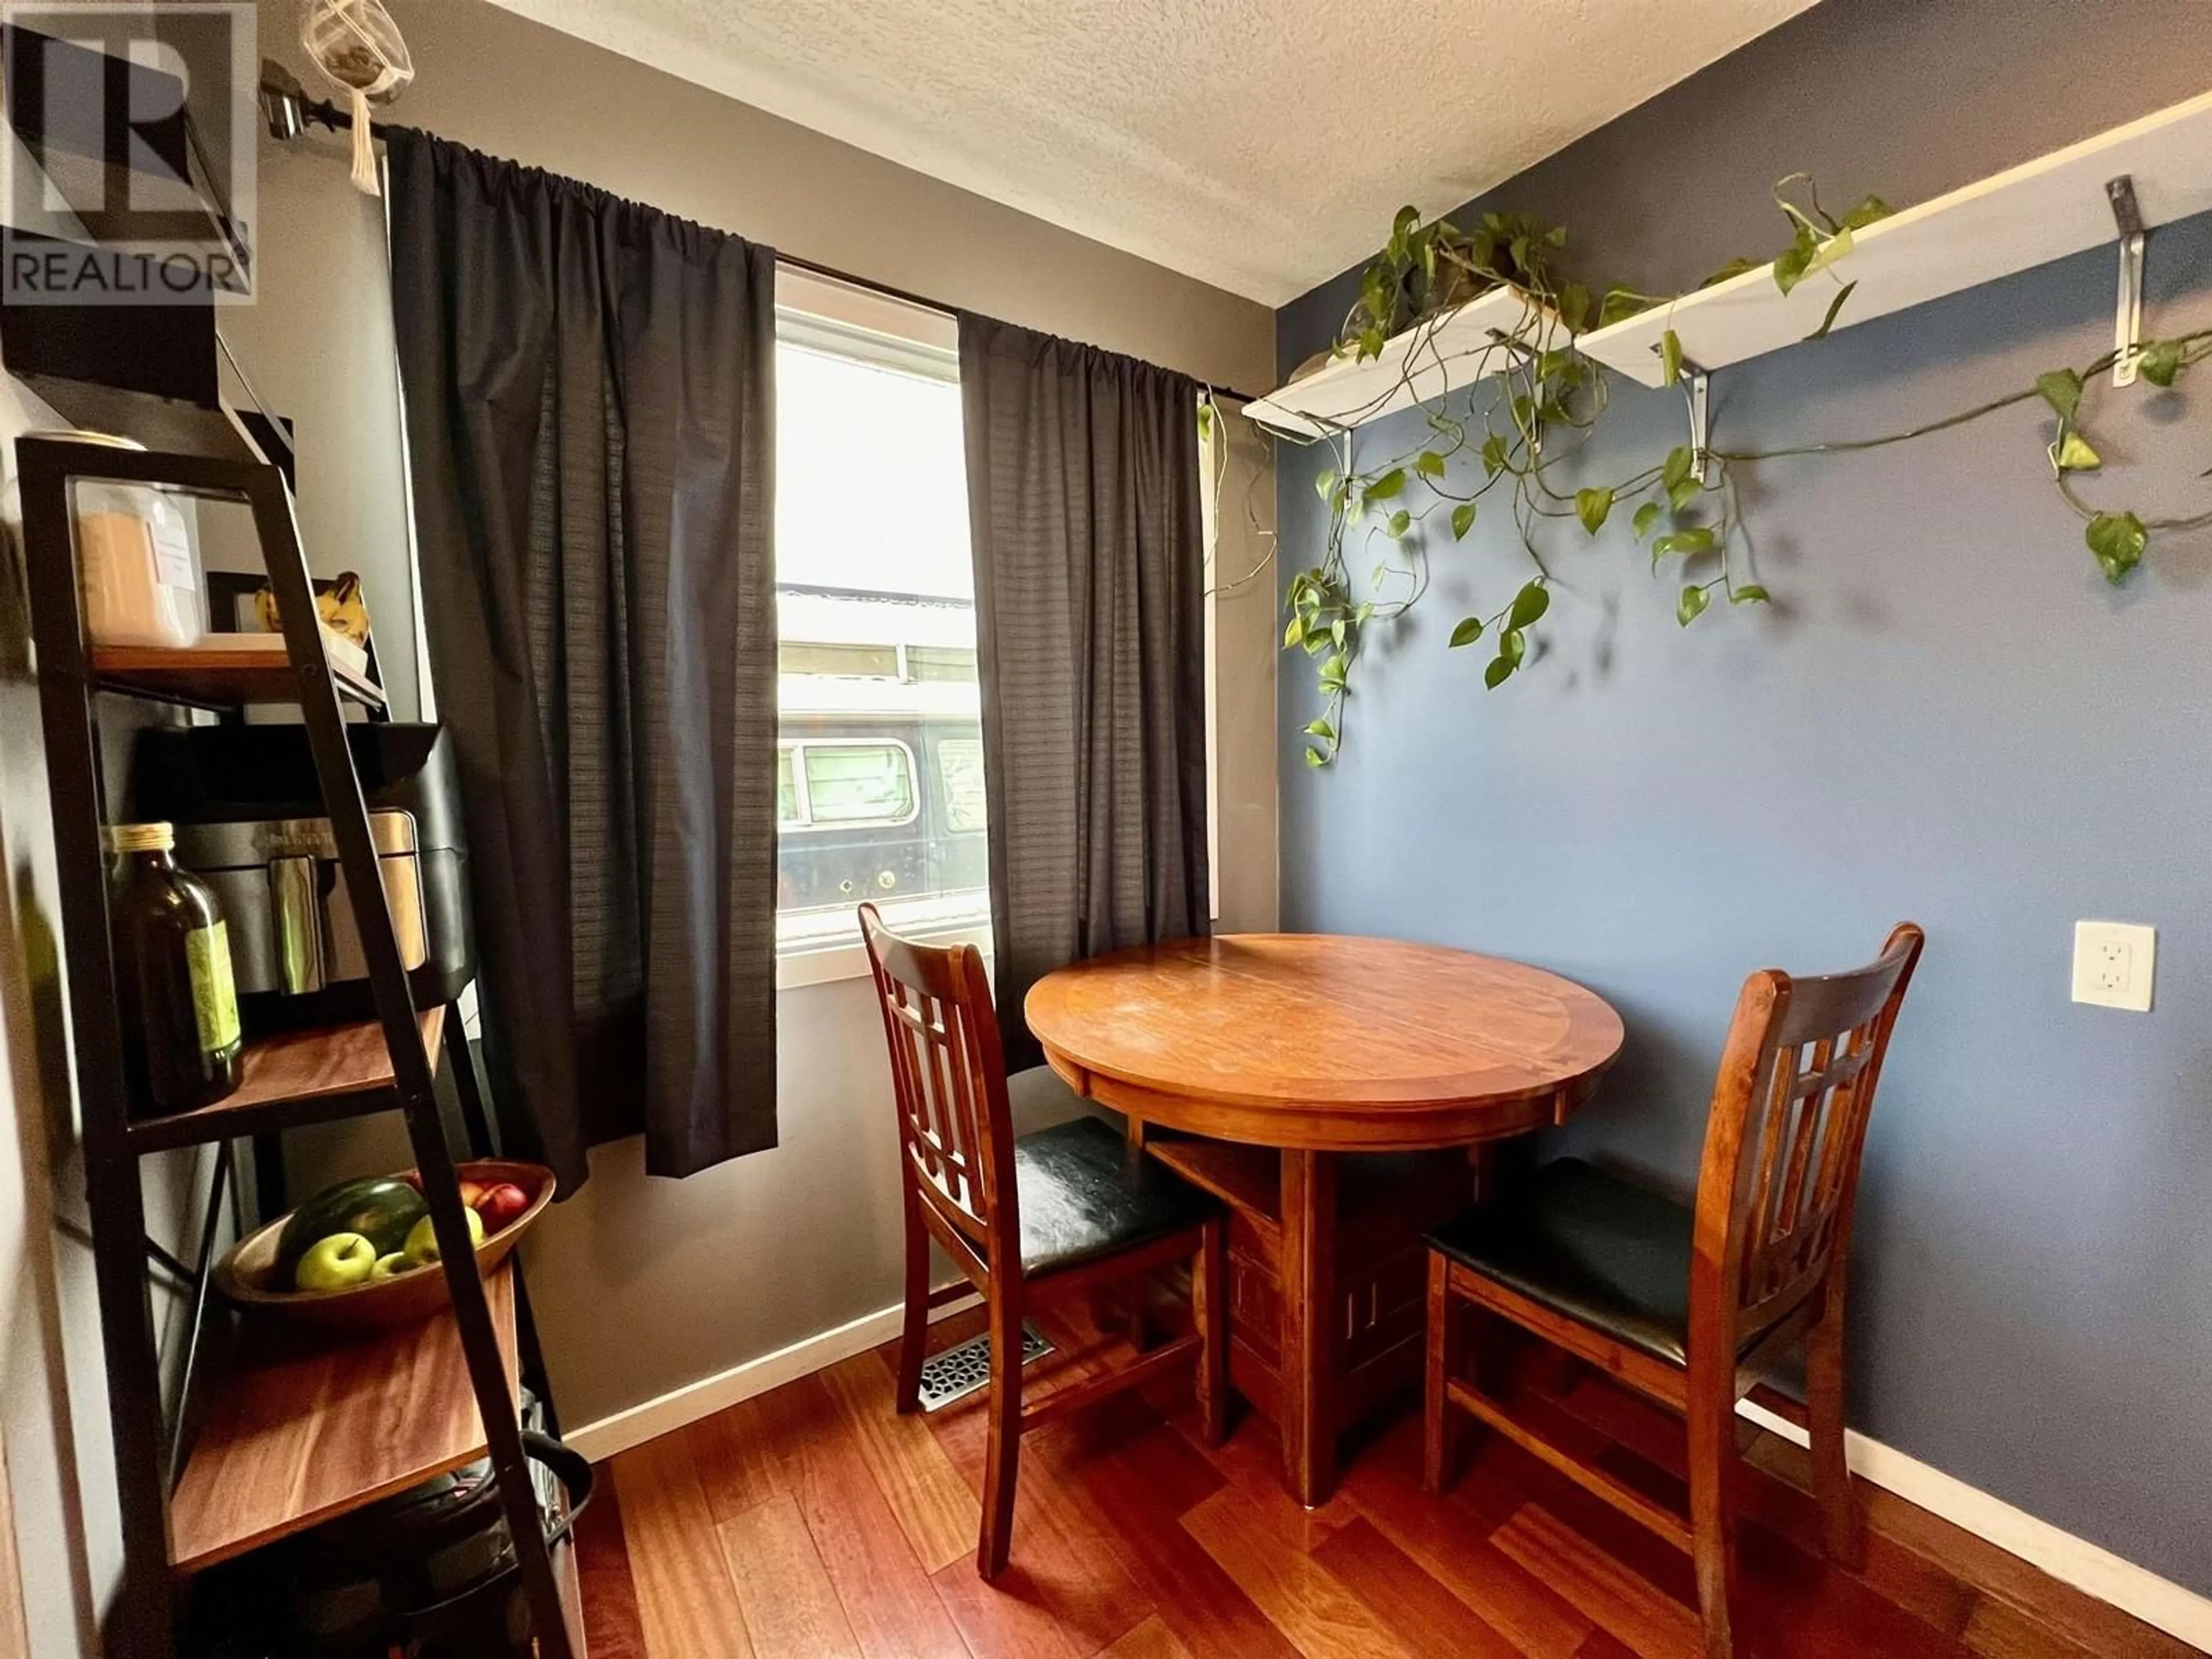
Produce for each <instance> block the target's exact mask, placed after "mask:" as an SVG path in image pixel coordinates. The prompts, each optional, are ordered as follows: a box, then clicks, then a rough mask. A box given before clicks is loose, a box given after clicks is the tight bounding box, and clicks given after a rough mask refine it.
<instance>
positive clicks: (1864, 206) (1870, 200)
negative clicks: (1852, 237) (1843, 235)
mask: <svg viewBox="0 0 2212 1659" xmlns="http://www.w3.org/2000/svg"><path fill="white" fill-rule="evenodd" d="M1893 211H1895V210H1894V209H1893V208H1892V207H1891V206H1890V204H1888V203H1887V202H1885V201H1883V200H1882V199H1881V197H1879V196H1866V197H1860V199H1859V203H1858V205H1857V206H1856V207H1854V208H1853V209H1852V210H1850V212H1849V213H1846V214H1845V215H1844V217H1843V222H1842V223H1841V225H1840V227H1839V228H1841V229H1844V230H1864V229H1865V228H1867V227H1868V226H1869V225H1870V224H1873V223H1875V222H1876V221H1878V220H1882V219H1887V218H1888V217H1889V216H1890V215H1891V214H1892V213H1893Z"/></svg>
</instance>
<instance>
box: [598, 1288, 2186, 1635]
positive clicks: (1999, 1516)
mask: <svg viewBox="0 0 2212 1659" xmlns="http://www.w3.org/2000/svg"><path fill="white" fill-rule="evenodd" d="M976 1301H977V1298H976V1297H973V1296H967V1297H961V1298H960V1299H959V1300H958V1301H956V1302H953V1303H950V1304H947V1305H946V1306H945V1307H943V1308H940V1309H939V1310H936V1311H935V1312H934V1313H933V1314H932V1315H931V1316H930V1317H931V1320H932V1321H933V1322H934V1321H936V1320H939V1319H943V1318H945V1317H947V1316H950V1315H952V1314H956V1313H958V1312H959V1311H961V1310H963V1308H970V1307H973V1306H975V1303H976ZM900 1312H901V1310H900V1306H899V1304H896V1303H894V1304H892V1305H891V1306H890V1307H888V1308H879V1309H878V1310H876V1311H875V1312H874V1313H872V1314H864V1315H862V1316H860V1318H858V1319H855V1320H853V1321H851V1322H848V1323H846V1324H843V1325H840V1326H838V1327H837V1328H836V1329H835V1330H828V1331H824V1332H823V1333H822V1334H820V1335H818V1336H811V1337H808V1338H807V1339H806V1340H804V1341H801V1342H794V1343H793V1344H792V1345H791V1346H789V1347H787V1348H779V1349H777V1350H776V1351H775V1352H774V1353H769V1354H763V1355H762V1356H761V1357H760V1358H757V1359H750V1360H747V1361H746V1362H745V1363H744V1364H742V1365H734V1366H732V1367H731V1368H730V1369H729V1370H726V1371H722V1372H720V1373H718V1374H716V1375H715V1376H708V1377H702V1378H701V1379H700V1380H699V1381H698V1382H696V1383H687V1384H685V1385H684V1387H683V1388H680V1389H672V1390H671V1391H670V1392H669V1393H667V1394H664V1395H660V1396H659V1398H658V1399H653V1400H648V1401H645V1402H644V1403H643V1404H642V1405H638V1406H633V1407H630V1408H629V1410H627V1411H621V1412H617V1413H615V1414H614V1415H613V1416H611V1417H603V1418H601V1419H599V1421H598V1422H596V1423H590V1424H586V1425H584V1426H583V1427H582V1428H580V1429H578V1430H576V1431H574V1432H573V1433H571V1434H569V1435H568V1437H567V1439H568V1443H569V1444H570V1445H571V1446H574V1448H575V1449H577V1450H578V1451H580V1452H581V1453H582V1454H583V1455H585V1456H586V1457H587V1458H589V1459H590V1460H591V1461H592V1462H595V1463H596V1462H602V1461H604V1460H605V1459H606V1458H610V1457H612V1456H614V1455H616V1454H617V1453H618V1452H624V1451H628V1450H629V1449H630V1448H631V1447H632V1446H639V1445H642V1444H644V1443H645V1442H647V1441H648V1440H651V1439H653V1438H654V1437H657V1436H659V1435H664V1434H669V1433H672V1432H674V1431H676V1430H678V1429H680V1428H683V1427H684V1425H687V1424H690V1423H696V1422H697V1421H698V1420H699V1419H702V1418H705V1417H711V1416H713V1415H714V1413H716V1412H719V1411H721V1410H723V1409H724V1408H725V1407H730V1406H734V1405H736V1404H737V1403H738V1401H741V1400H750V1399H751V1398H752V1397H753V1396H754V1395H759V1394H766V1393H767V1392H768V1391H769V1389H776V1388H781V1387H782V1386H783V1385H784V1384H785V1383H791V1382H795V1381H797V1380H798V1379H799V1378H800V1377H802V1376H809V1375H811V1374H812V1373H813V1372H815V1371H818V1370H825V1369H827V1368H828V1367H829V1366H831V1365H834V1364H837V1363H838V1362H839V1361H840V1360H842V1359H849V1358H852V1357H853V1356H854V1354H856V1353H865V1352H866V1351H867V1350H868V1349H870V1348H873V1347H877V1346H880V1345H881V1344H883V1343H885V1342H888V1341H890V1340H891V1339H892V1338H893V1337H895V1336H896V1335H897V1334H898V1332H899V1320H900ZM1736 1409H1737V1410H1738V1411H1739V1412H1741V1413H1742V1414H1743V1416H1744V1417H1745V1418H1746V1419H1747V1420H1748V1421H1751V1422H1753V1423H1756V1424H1758V1425H1759V1427H1761V1428H1763V1429H1765V1430H1768V1431H1771V1432H1772V1433H1775V1434H1778V1435H1780V1436H1781V1437H1783V1438H1784V1439H1785V1440H1789V1441H1791V1442H1794V1443H1796V1444H1797V1445H1800V1446H1802V1445H1803V1444H1805V1443H1806V1434H1805V1431H1804V1430H1802V1429H1801V1428H1799V1427H1798V1426H1797V1425H1796V1424H1794V1423H1792V1422H1790V1420H1789V1419H1786V1418H1783V1417H1778V1416H1777V1415H1775V1413H1772V1412H1770V1411H1768V1410H1766V1409H1765V1408H1764V1407H1760V1406H1758V1405H1755V1404H1753V1402H1752V1401H1748V1400H1746V1401H1742V1402H1741V1404H1739V1405H1738V1407H1736ZM1844 1446H1845V1453H1846V1455H1848V1456H1849V1457H1850V1465H1851V1468H1852V1469H1853V1470H1854V1471H1855V1472H1856V1473H1857V1474H1859V1475H1861V1476H1862V1477H1863V1478H1864V1479H1866V1480H1871V1481H1873V1482H1874V1483H1875V1485H1876V1486H1882V1487H1885V1488H1887V1490H1889V1491H1891V1492H1895V1493H1896V1494H1897V1495H1898V1496H1899V1498H1904V1499H1905V1500H1906V1501H1907V1502H1908V1503H1912V1504H1918V1505H1919V1506H1920V1507H1921V1508H1922V1509H1923V1510H1927V1511H1929V1513H1930V1514H1931V1515H1937V1516H1942V1518H1943V1519H1944V1520H1946V1521H1948V1522H1951V1524H1952V1525H1954V1526H1955V1527H1961V1528H1965V1529H1966V1531H1968V1532H1970V1533H1972V1534H1974V1535H1975V1536H1976V1537H1978V1538H1982V1539H1986V1540H1987V1541H1989V1542H1990V1543H1992V1544H1995V1545H1996V1547H1998V1548H1999V1549H2002V1550H2005V1551H2008V1552H2009V1553H2012V1554H2014V1555H2016V1556H2018V1557H2020V1559H2021V1560H2023V1561H2026V1562H2027V1563H2028V1564H2029V1565H2031V1566H2034V1567H2038V1568H2040V1569H2041V1570H2042V1571H2045V1572H2047V1573H2049V1574H2050V1575H2051V1577H2053V1578H2056V1579H2057V1580H2058V1581H2059V1582H2060V1583H2067V1584H2071V1585H2073V1586H2074V1588H2075V1589H2078V1590H2081V1591H2082V1592H2084V1593H2085V1594H2087V1595H2093V1596H2095V1597H2096V1598H2097V1599H2098V1600H2099V1601H2107V1602H2110V1603H2111V1604H2112V1606H2114V1607H2118V1608H2119V1609H2120V1610H2121V1611H2122V1612H2124V1613H2132V1614H2133V1615H2134V1616H2135V1617H2136V1618H2138V1619H2140V1620H2142V1621H2143V1622H2144V1623H2145V1624H2147V1625H2154V1626H2157V1627H2158V1628H2159V1629H2160V1630H2162V1631H2164V1632H2166V1633H2167V1634H2168V1635H2170V1636H2174V1637H2178V1638H2179V1639H2181V1640H2182V1641H2184V1642H2187V1643H2189V1644H2191V1646H2193V1647H2198V1648H2203V1649H2204V1650H2207V1651H2208V1652H2212V1601H2208V1600H2207V1599H2206V1598H2205V1597H2203V1596H2202V1595H2197V1593H2196V1592H2195V1591H2193V1590H2190V1589H2184V1588H2183V1587H2182V1586H2181V1585H2179V1584H2176V1583H2171V1582H2170V1581H2168V1580H2166V1579H2164V1578H2160V1577H2159V1576H2158V1575H2157V1574H2156V1573H2154V1572H2151V1571H2148V1569H2146V1568H2143V1567H2139V1566H2136V1565H2135V1564H2134V1563H2133V1562H2131V1561H2124V1560H2122V1559H2120V1558H2119V1557H2118V1556H2117V1555H2115V1554H2113V1553H2112V1552H2111V1551H2110V1550H2107V1549H2104V1548H2101V1547H2099V1546H2097V1545H2095V1544H2092V1543H2090V1542H2089V1541H2087V1540H2086V1539H2081V1538H2076V1537H2075V1536H2074V1535H2073V1534H2071V1533H2066V1532H2062V1531H2060V1530H2059V1529H2058V1528H2057V1527H2054V1526H2052V1525H2051V1523H2050V1522H2047V1521H2039V1520H2037V1519H2036V1518H2035V1516H2032V1515H2030V1514H2028V1513H2027V1511H2026V1510H2017V1509H2015V1508H2014V1507H2013V1506H2012V1505H2011V1504H2008V1503H2006V1502H2004V1501H2003V1499H2002V1498H1992V1497H1990V1495H1989V1493H1987V1492H1981V1491H1978V1489H1976V1488H1975V1487H1972V1486H1968V1485H1966V1482H1965V1481H1963V1480H1956V1479H1954V1478H1953V1477H1952V1476H1950V1475H1948V1474H1944V1473H1943V1472H1942V1470H1941V1469H1938V1468H1932V1467H1930V1466H1929V1465H1928V1464H1926V1463H1923V1462H1921V1461H1920V1460H1919V1459H1918V1458H1917V1457H1910V1456H1907V1455H1905V1453H1903V1452H1901V1451H1899V1450H1897V1449H1895V1448H1894V1447H1891V1446H1886V1445H1884V1444H1882V1443H1881V1442H1880V1441H1879V1440H1869V1439H1868V1438H1867V1437H1866V1436H1864V1435H1863V1434H1861V1433H1859V1432H1858V1431H1857V1430H1852V1431H1850V1432H1849V1433H1847V1434H1846V1436H1845V1437H1844Z"/></svg>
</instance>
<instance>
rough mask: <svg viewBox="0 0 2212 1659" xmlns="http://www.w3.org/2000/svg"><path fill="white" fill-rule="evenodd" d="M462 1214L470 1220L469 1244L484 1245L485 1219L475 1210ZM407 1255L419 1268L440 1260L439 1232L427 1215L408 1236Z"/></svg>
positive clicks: (465, 1211)
mask: <svg viewBox="0 0 2212 1659" xmlns="http://www.w3.org/2000/svg"><path fill="white" fill-rule="evenodd" d="M461 1213H462V1214H463V1215H465V1216H466V1217H467V1218H469V1243H471V1244H481V1243H483V1236H484V1225H483V1217H482V1216H480V1215H478V1214H477V1212H475V1211H474V1210H463V1211H462V1212H461ZM406 1255H407V1259H408V1260H409V1261H411V1262H413V1263H414V1264H415V1265H416V1267H427V1266H428V1264H429V1263H431V1262H433V1261H437V1260H438V1259H439V1256H438V1230H437V1228H436V1226H435V1225H434V1224H433V1223H432V1221H431V1219H430V1218H429V1217H428V1216H427V1215H426V1216H424V1217H423V1218H422V1219H421V1220H420V1221H418V1222H416V1224H415V1231H413V1232H411V1233H410V1234H408V1235H407V1249H406Z"/></svg>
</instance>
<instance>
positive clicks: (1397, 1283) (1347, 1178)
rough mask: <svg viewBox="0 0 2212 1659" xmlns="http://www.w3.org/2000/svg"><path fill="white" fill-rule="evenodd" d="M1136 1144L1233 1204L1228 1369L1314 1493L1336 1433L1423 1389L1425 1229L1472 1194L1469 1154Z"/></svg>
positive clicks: (1319, 1492)
mask: <svg viewBox="0 0 2212 1659" xmlns="http://www.w3.org/2000/svg"><path fill="white" fill-rule="evenodd" d="M1144 1144H1145V1146H1146V1150H1147V1151H1148V1152H1152V1154H1153V1155H1154V1156H1156V1157H1158V1158H1159V1159H1160V1160H1161V1161H1162V1162H1163V1163H1164V1164H1168V1165H1169V1166H1170V1168H1172V1169H1174V1170H1176V1171H1177V1172H1178V1173H1180V1174H1181V1175H1182V1176H1184V1178H1185V1179H1187V1180H1188V1181H1191V1182H1194V1183H1195V1184H1196V1185H1198V1186H1200V1187H1203V1188H1206V1189H1207V1190H1208V1191H1210V1192H1212V1193H1214V1194H1217V1195H1218V1197H1220V1198H1221V1199H1222V1200H1224V1201H1225V1203H1226V1204H1227V1205H1228V1206H1229V1210H1230V1228H1229V1279H1230V1294H1229V1338H1230V1363H1229V1380H1230V1383H1231V1386H1232V1387H1234V1388H1235V1389H1236V1390H1237V1393H1239V1394H1240V1395H1243V1397H1244V1398H1245V1399H1246V1401H1249V1403H1250V1404H1251V1406H1252V1407H1253V1409H1254V1410H1255V1411H1257V1412H1259V1413H1261V1415H1262V1416H1264V1417H1267V1418H1268V1419H1270V1420H1272V1421H1273V1423H1274V1424H1275V1425H1276V1428H1277V1431H1278V1432H1279V1434H1280V1436H1281V1437H1282V1443H1283V1460H1284V1481H1285V1486H1288V1487H1289V1489H1290V1491H1291V1494H1292V1495H1293V1496H1294V1497H1296V1498H1297V1499H1298V1500H1299V1502H1301V1503H1303V1504H1306V1505H1308V1506H1309V1507H1312V1506H1315V1505H1317V1504H1322V1503H1323V1502H1325V1501H1326V1500H1327V1499H1328V1496H1329V1494H1330V1492H1333V1491H1334V1489H1335V1485H1336V1445H1337V1438H1338V1437H1339V1436H1340V1434H1341V1433H1342V1432H1343V1431H1345V1430H1346V1429H1347V1428H1349V1427H1351V1426H1352V1425H1355V1424H1358V1423H1359V1422H1361V1421H1363V1420H1364V1419H1366V1418H1368V1417H1370V1416H1372V1415H1373V1414H1374V1413H1376V1412H1377V1411H1379V1410H1380V1409H1382V1408H1383V1407H1385V1406H1387V1405H1389V1404H1390V1403H1391V1402H1392V1401H1395V1400H1398V1399H1401V1398H1403V1397H1405V1396H1407V1395H1408V1394H1410V1393H1412V1392H1413V1391H1416V1390H1418V1389H1419V1386H1420V1376H1421V1357H1422V1352H1423V1346H1422V1342H1423V1326H1424V1321H1425V1316H1426V1308H1425V1288H1426V1284H1427V1269H1426V1263H1425V1257H1424V1253H1423V1249H1422V1246H1421V1235H1422V1233H1423V1232H1424V1231H1426V1230H1427V1229H1428V1228H1430V1227H1432V1226H1434V1225H1436V1224H1437V1223H1438V1222H1439V1221H1442V1220H1443V1219H1444V1218H1446V1217H1448V1216H1450V1215H1453V1214H1455V1213H1456V1212H1459V1211H1460V1210H1461V1209H1462V1208H1464V1207H1465V1206H1466V1205H1467V1204H1468V1201H1469V1200H1470V1198H1471V1197H1472V1196H1473V1195H1474V1181H1473V1178H1472V1175H1471V1172H1470V1170H1469V1168H1468V1156H1467V1154H1466V1153H1465V1152H1461V1151H1448V1152H1400V1153H1357V1152H1299V1151H1291V1152H1275V1151H1273V1150H1271V1149H1269V1148H1267V1147H1261V1146H1239V1145H1236V1144H1234V1143H1231V1142H1228V1141H1218V1140H1206V1139H1199V1138H1196V1137H1190V1136H1182V1135H1176V1134H1172V1133H1168V1132H1165V1131H1163V1130H1159V1129H1158V1128H1152V1129H1151V1130H1149V1132H1148V1133H1146V1135H1145V1138H1144Z"/></svg>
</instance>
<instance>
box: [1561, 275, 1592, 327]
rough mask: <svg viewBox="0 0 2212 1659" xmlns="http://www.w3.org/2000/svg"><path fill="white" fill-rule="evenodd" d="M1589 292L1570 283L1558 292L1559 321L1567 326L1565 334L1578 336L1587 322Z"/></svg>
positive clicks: (1579, 284)
mask: <svg viewBox="0 0 2212 1659" xmlns="http://www.w3.org/2000/svg"><path fill="white" fill-rule="evenodd" d="M1589 307H1590V292H1589V289H1586V288H1584V287H1583V285H1582V284H1581V283H1568V284H1567V285H1566V287H1565V288H1563V289H1560V290H1559V320H1560V321H1561V322H1563V323H1565V325H1567V332H1568V333H1570V334H1579V333H1581V332H1582V331H1583V324H1584V323H1586V322H1588V321H1589Z"/></svg>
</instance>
